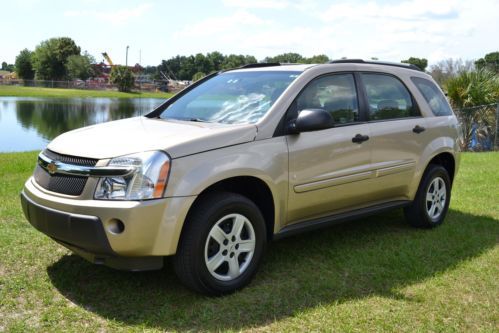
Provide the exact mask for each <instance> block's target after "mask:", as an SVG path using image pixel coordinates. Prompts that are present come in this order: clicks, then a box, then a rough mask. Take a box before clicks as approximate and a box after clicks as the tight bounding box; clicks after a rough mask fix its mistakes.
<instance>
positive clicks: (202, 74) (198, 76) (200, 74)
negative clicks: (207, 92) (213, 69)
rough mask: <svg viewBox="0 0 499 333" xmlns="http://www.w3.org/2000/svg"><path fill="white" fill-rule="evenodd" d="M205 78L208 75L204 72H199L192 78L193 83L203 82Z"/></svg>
mask: <svg viewBox="0 0 499 333" xmlns="http://www.w3.org/2000/svg"><path fill="white" fill-rule="evenodd" d="M205 76H206V74H205V73H203V72H197V73H196V74H194V75H193V76H192V81H194V82H196V81H198V80H201V79H202V78H203V77H205Z"/></svg>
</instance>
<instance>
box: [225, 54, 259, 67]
mask: <svg viewBox="0 0 499 333" xmlns="http://www.w3.org/2000/svg"><path fill="white" fill-rule="evenodd" d="M256 62H258V61H257V60H256V58H255V57H253V56H250V55H242V54H229V55H228V56H226V57H225V60H224V62H223V64H222V69H230V68H237V67H241V66H243V65H248V64H254V63H256Z"/></svg>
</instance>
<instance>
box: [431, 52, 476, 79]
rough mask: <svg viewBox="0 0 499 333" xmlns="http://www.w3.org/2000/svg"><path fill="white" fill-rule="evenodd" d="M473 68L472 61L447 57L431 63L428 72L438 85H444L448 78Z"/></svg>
mask: <svg viewBox="0 0 499 333" xmlns="http://www.w3.org/2000/svg"><path fill="white" fill-rule="evenodd" d="M474 68H475V66H474V63H473V62H472V61H469V60H466V61H463V60H461V59H453V58H448V59H445V60H441V61H439V62H438V63H436V64H434V65H432V66H431V68H430V74H431V76H432V77H433V79H434V80H435V81H437V82H438V84H439V85H441V86H444V85H445V83H446V82H447V81H448V80H449V79H451V78H454V77H456V76H458V75H459V74H460V73H462V72H470V71H473V70H474Z"/></svg>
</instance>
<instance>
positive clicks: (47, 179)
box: [33, 149, 98, 195]
mask: <svg viewBox="0 0 499 333" xmlns="http://www.w3.org/2000/svg"><path fill="white" fill-rule="evenodd" d="M43 154H44V155H45V156H47V157H48V158H50V159H51V160H54V161H59V162H63V163H68V164H74V165H80V166H95V165H96V164H97V161H98V160H96V159H91V158H85V157H77V156H69V155H62V154H58V153H55V152H53V151H51V150H48V149H46V150H44V151H43ZM33 176H34V178H35V181H36V182H37V183H38V184H39V185H40V186H41V187H43V188H44V189H47V190H49V191H52V192H56V193H61V194H67V195H80V194H81V193H82V192H83V189H84V188H85V184H86V183H87V178H88V177H78V176H67V175H58V174H55V175H51V174H50V173H48V172H47V171H46V170H45V169H43V168H42V167H40V166H39V165H37V166H36V169H35V173H34V175H33Z"/></svg>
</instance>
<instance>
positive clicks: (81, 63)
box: [66, 52, 95, 81]
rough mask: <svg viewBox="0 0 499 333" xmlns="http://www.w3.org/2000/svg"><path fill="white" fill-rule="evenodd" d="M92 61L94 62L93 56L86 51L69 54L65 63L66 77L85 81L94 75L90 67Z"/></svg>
mask: <svg viewBox="0 0 499 333" xmlns="http://www.w3.org/2000/svg"><path fill="white" fill-rule="evenodd" d="M93 63H95V59H94V57H92V56H91V55H90V54H88V53H86V52H85V53H84V54H83V55H70V56H69V57H68V60H67V63H66V72H67V76H68V78H70V79H73V80H74V79H81V80H84V81H85V80H86V79H88V78H89V77H91V76H93V75H94V72H93V68H92V64H93Z"/></svg>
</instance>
